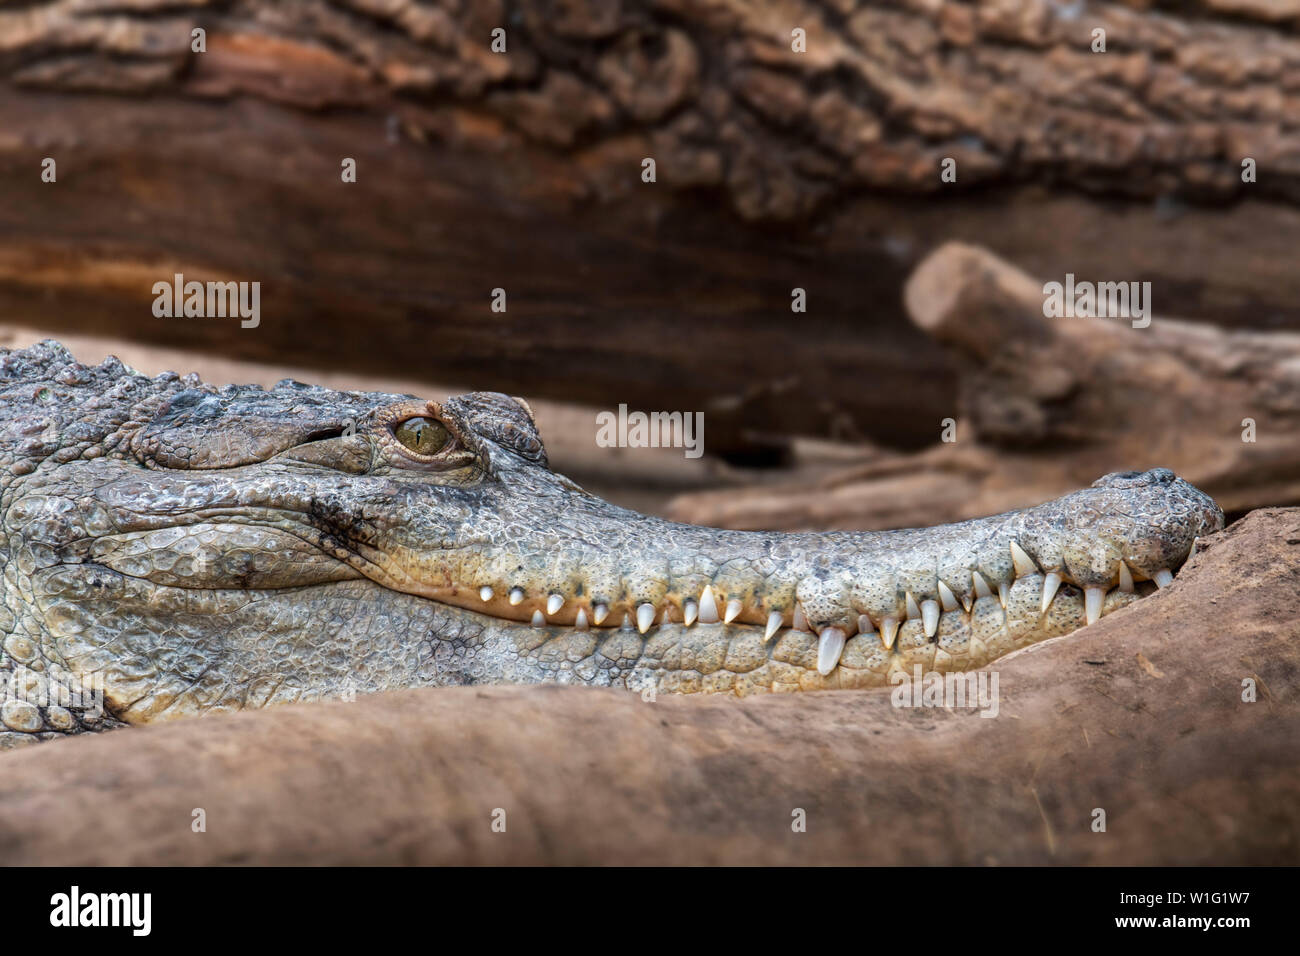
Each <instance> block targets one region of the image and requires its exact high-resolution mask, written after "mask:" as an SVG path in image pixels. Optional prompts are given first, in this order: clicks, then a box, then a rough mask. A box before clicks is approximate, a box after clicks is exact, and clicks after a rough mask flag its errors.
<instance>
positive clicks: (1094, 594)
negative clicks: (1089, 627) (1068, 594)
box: [1083, 588, 1106, 624]
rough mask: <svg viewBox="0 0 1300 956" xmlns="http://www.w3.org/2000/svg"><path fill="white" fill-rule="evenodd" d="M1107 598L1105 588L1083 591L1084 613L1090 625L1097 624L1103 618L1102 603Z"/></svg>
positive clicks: (1085, 589)
mask: <svg viewBox="0 0 1300 956" xmlns="http://www.w3.org/2000/svg"><path fill="white" fill-rule="evenodd" d="M1105 596H1106V589H1105V588H1084V589H1083V606H1084V613H1085V614H1087V616H1088V623H1089V624H1095V623H1097V619H1098V618H1100V617H1101V601H1102V598H1104V597H1105Z"/></svg>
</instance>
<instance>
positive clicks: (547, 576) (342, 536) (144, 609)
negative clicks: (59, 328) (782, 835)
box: [0, 340, 1223, 746]
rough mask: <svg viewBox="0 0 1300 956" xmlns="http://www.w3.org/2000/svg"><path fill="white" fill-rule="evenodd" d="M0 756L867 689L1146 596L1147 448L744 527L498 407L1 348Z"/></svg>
mask: <svg viewBox="0 0 1300 956" xmlns="http://www.w3.org/2000/svg"><path fill="white" fill-rule="evenodd" d="M0 425H2V430H0V516H2V525H0V533H2V534H3V541H2V542H0V563H2V564H3V586H2V588H0V635H3V655H2V656H0V680H2V681H3V687H2V689H3V692H4V701H3V705H0V718H2V719H3V723H4V727H3V728H0V746H16V745H19V744H22V743H28V742H32V741H35V740H43V739H52V738H58V737H62V736H65V735H68V734H75V733H80V732H84V731H90V730H102V729H105V728H110V727H121V726H125V725H136V724H145V723H150V722H155V721H163V720H170V719H175V718H183V717H189V716H194V715H200V714H208V713H219V712H228V711H238V710H244V709H254V708H261V707H265V706H268V705H274V704H280V703H286V702H293V701H308V700H315V699H320V698H348V697H351V696H353V695H356V694H364V693H375V692H381V691H385V690H389V689H395V688H405V687H413V686H423V685H465V684H476V683H495V682H519V683H532V682H543V681H550V682H561V683H572V684H583V685H588V686H605V687H620V688H627V689H631V690H636V691H640V692H641V693H643V694H645V693H673V692H677V693H697V692H698V693H726V694H732V695H735V696H739V697H743V696H746V695H749V694H754V693H760V692H772V691H793V690H803V691H807V690H822V689H857V688H861V689H867V688H872V687H879V686H883V685H888V684H889V683H890V682H891V680H893V679H894V675H896V674H897V673H898V672H900V671H904V672H910V671H912V670H913V669H914V668H915V667H916V666H921V667H922V668H924V669H925V670H926V671H927V672H941V673H943V672H962V671H973V670H975V669H978V668H982V667H984V666H986V665H988V664H989V663H990V662H992V661H994V660H996V659H998V658H999V657H1002V656H1003V655H1006V654H1008V653H1010V652H1012V651H1014V650H1016V649H1019V648H1022V647H1025V646H1027V645H1029V644H1033V643H1035V642H1039V641H1043V640H1046V639H1048V638H1051V637H1055V636H1058V635H1064V634H1068V633H1069V632H1071V631H1073V630H1075V629H1077V628H1080V627H1083V626H1085V625H1087V624H1089V623H1092V622H1093V621H1095V620H1097V619H1098V618H1099V617H1101V616H1102V615H1104V614H1108V613H1110V612H1112V611H1115V610H1116V609H1118V608H1121V607H1123V606H1124V605H1126V604H1128V603H1130V602H1132V601H1136V600H1139V599H1141V598H1142V597H1143V596H1145V595H1147V594H1149V593H1151V592H1153V591H1154V590H1155V589H1156V588H1159V587H1163V586H1165V585H1167V584H1168V583H1169V582H1170V581H1171V580H1172V577H1173V573H1174V572H1175V571H1177V570H1178V569H1179V567H1180V566H1181V565H1182V563H1183V562H1184V561H1185V560H1186V558H1187V556H1188V555H1189V553H1190V552H1191V550H1192V548H1193V547H1194V544H1195V542H1196V540H1197V538H1198V537H1199V536H1202V535H1206V534H1209V533H1211V532H1214V531H1217V530H1219V529H1220V528H1221V527H1222V526H1223V513H1222V511H1221V510H1220V509H1219V508H1218V506H1217V505H1216V504H1215V503H1214V501H1213V500H1212V499H1211V498H1210V497H1208V496H1207V495H1205V494H1204V493H1202V492H1201V491H1199V490H1197V489H1196V488H1194V487H1193V486H1191V485H1190V484H1188V483H1187V482H1185V481H1183V480H1182V479H1180V478H1178V477H1176V476H1175V475H1174V474H1173V473H1172V472H1171V471H1169V470H1167V469H1161V468H1156V469H1152V470H1149V471H1145V472H1133V471H1130V472H1122V473H1116V474H1111V475H1107V476H1106V477H1104V478H1101V479H1099V480H1098V481H1097V482H1095V483H1094V484H1093V485H1092V486H1091V487H1089V488H1085V489H1082V490H1080V491H1076V492H1074V493H1072V494H1068V495H1066V496H1065V497H1063V498H1060V499H1057V500H1055V501H1051V502H1048V503H1046V504H1042V505H1038V506H1035V507H1031V508H1027V509H1025V510H1021V511H1013V512H1009V513H1007V514H1001V515H997V516H993V517H987V518H978V519H974V520H970V521H965V522H961V523H958V524H950V525H943V526H939V527H933V528H920V529H910V530H897V531H879V532H817V533H813V532H809V533H774V532H773V533H768V532H760V531H734V530H719V529H713V528H704V527H699V526H694V525H687V524H680V523H674V522H672V521H668V520H666V519H662V518H658V517H653V516H647V515H642V514H639V513H637V512H634V511H630V510H627V509H624V508H621V507H618V506H615V505H613V504H610V503H608V502H606V501H604V500H602V499H600V498H597V497H595V496H593V495H591V494H588V493H587V492H585V491H583V489H582V488H580V487H579V486H578V485H577V484H575V483H574V482H573V481H571V480H569V479H568V478H566V477H564V476H563V475H560V474H558V473H556V472H554V471H552V470H551V468H550V466H549V463H548V460H547V455H546V449H545V447H544V446H543V444H542V441H541V438H540V436H539V434H538V430H537V427H536V424H535V422H534V417H533V414H532V410H531V409H530V407H529V405H528V403H527V402H526V401H524V400H523V399H519V398H514V397H511V396H508V395H503V394H500V393H495V392H472V393H469V394H464V395H458V396H453V397H449V398H447V399H445V400H443V401H431V400H424V399H420V398H416V397H412V396H410V395H396V394H386V393H380V392H353V391H336V390H332V389H328V388H324V387H320V386H315V385H306V384H302V383H300V382H297V381H293V380H288V379H286V380H284V381H281V382H279V383H277V384H276V385H275V386H274V387H272V388H263V387H260V386H256V385H226V386H223V387H216V386H213V385H210V384H205V383H203V382H202V381H201V380H200V379H199V377H198V376H197V375H193V374H191V375H186V376H180V375H177V374H175V373H171V372H168V373H164V374H162V375H158V376H156V377H149V376H146V375H143V374H140V373H138V372H136V371H134V370H132V369H130V368H129V367H127V366H125V365H124V364H123V363H122V362H120V361H118V360H117V359H115V358H108V359H107V360H105V361H104V362H103V363H102V364H100V365H98V366H88V365H83V364H80V363H78V362H77V361H75V359H74V358H73V356H72V355H71V353H70V352H69V351H68V350H67V349H66V348H65V347H64V346H62V345H61V344H59V343H58V342H55V341H53V340H46V341H44V342H40V343H38V344H36V345H33V346H31V347H29V348H26V349H21V350H12V351H11V350H2V351H0Z"/></svg>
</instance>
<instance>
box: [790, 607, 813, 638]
mask: <svg viewBox="0 0 1300 956" xmlns="http://www.w3.org/2000/svg"><path fill="white" fill-rule="evenodd" d="M790 626H791V627H793V628H794V629H795V630H796V631H811V630H812V628H810V627H809V626H808V618H806V617H804V616H803V608H802V607H800V606H799V604H798V602H796V603H795V606H794V619H793V620H792V621H791V622H790Z"/></svg>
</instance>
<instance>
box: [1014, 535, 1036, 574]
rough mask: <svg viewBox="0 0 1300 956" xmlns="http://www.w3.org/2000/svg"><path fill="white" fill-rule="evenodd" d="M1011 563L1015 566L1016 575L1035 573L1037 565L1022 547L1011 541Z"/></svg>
mask: <svg viewBox="0 0 1300 956" xmlns="http://www.w3.org/2000/svg"><path fill="white" fill-rule="evenodd" d="M1011 563H1012V564H1014V565H1015V566H1016V577H1018V578H1019V577H1024V576H1025V575H1026V574H1037V573H1038V565H1036V564H1034V559H1033V558H1031V557H1030V556H1029V553H1028V552H1027V551H1025V549H1024V548H1022V547H1020V545H1018V544H1016V543H1015V542H1014V541H1012V542H1011Z"/></svg>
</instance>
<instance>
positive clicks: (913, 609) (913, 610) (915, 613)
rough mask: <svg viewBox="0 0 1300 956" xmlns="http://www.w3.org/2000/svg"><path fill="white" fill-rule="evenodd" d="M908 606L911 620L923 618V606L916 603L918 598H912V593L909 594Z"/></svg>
mask: <svg viewBox="0 0 1300 956" xmlns="http://www.w3.org/2000/svg"><path fill="white" fill-rule="evenodd" d="M906 605H907V616H908V618H909V619H911V620H915V619H916V618H918V617H920V616H921V605H919V604H917V603H916V598H914V597H912V592H911V591H908V592H907V598H906Z"/></svg>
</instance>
